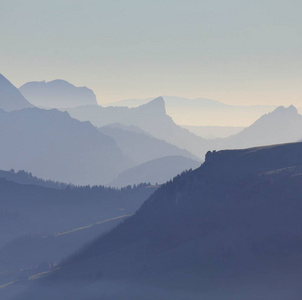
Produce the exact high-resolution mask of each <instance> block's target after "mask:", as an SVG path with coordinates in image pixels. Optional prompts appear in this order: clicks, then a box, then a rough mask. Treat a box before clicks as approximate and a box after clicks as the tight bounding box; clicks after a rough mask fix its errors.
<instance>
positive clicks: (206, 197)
mask: <svg viewBox="0 0 302 300" xmlns="http://www.w3.org/2000/svg"><path fill="white" fill-rule="evenodd" d="M301 166H302V143H293V144H283V145H277V146H268V147H260V148H249V149H244V150H225V151H217V152H216V151H213V152H208V153H207V155H206V160H205V162H204V164H203V165H202V166H201V167H200V168H198V169H196V170H195V171H190V172H186V173H183V174H182V175H179V176H177V177H175V178H174V179H173V181H171V182H168V183H167V184H165V185H163V186H162V187H161V188H159V189H158V190H157V191H156V192H155V193H154V194H152V195H151V196H150V198H149V199H148V200H147V201H146V202H145V203H144V204H143V206H142V207H141V208H140V209H139V210H138V212H137V213H136V214H135V215H134V216H133V217H131V218H128V219H127V220H126V221H125V222H123V223H122V224H120V225H119V226H118V227H116V228H115V229H114V230H112V231H111V232H109V233H108V234H106V235H105V236H103V237H101V238H99V239H97V240H95V241H94V242H92V243H91V244H90V245H87V247H86V248H85V249H82V251H80V252H79V253H77V254H75V255H73V256H71V257H70V258H69V259H67V260H66V261H65V262H64V263H63V264H62V265H61V266H60V267H59V268H58V269H57V270H55V271H54V272H53V273H51V274H50V275H49V276H47V277H45V278H44V279H43V278H42V279H41V280H39V281H38V282H36V283H35V284H34V285H33V286H32V287H31V288H30V289H29V290H28V291H27V292H26V293H24V294H23V295H21V296H20V297H17V298H16V299H22V300H23V299H32V300H35V299H41V298H43V299H44V300H48V299H58V300H61V299H62V300H63V299H64V300H69V299H70V300H71V299H73V300H82V299H85V300H91V299H102V300H109V299H119V300H128V299H129V300H130V299H145V300H149V299H150V300H151V299H160V300H161V299H162V300H163V299H165V300H167V299H176V300H181V299H190V300H195V299H196V300H197V299H198V300H200V299H209V300H214V299H215V300H216V299H217V300H218V299H220V300H224V299H225V300H227V299H247V300H254V299H276V300H281V299H282V300H283V299H292V300H298V299H301V294H302V288H301V282H300V278H301V276H302V271H301V270H302V256H301V249H302V240H301V211H302V202H301V194H302V184H301V183H302V181H301V180H302V176H301V173H302V167H301Z"/></svg>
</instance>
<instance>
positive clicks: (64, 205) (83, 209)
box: [0, 178, 156, 300]
mask: <svg viewBox="0 0 302 300" xmlns="http://www.w3.org/2000/svg"><path fill="white" fill-rule="evenodd" d="M154 190H156V187H151V186H146V185H139V186H136V187H134V188H130V187H127V188H124V189H121V190H117V189H111V188H107V187H103V186H93V187H89V186H84V187H75V186H69V187H66V188H62V189H54V188H46V187H41V186H35V185H29V184H18V183H15V182H11V181H8V180H5V179H2V178H1V179H0V207H1V211H0V228H1V229H0V230H1V235H0V270H1V272H0V298H1V299H3V300H4V299H6V297H5V296H4V295H3V292H5V291H3V289H2V285H3V284H5V283H7V282H10V281H18V280H20V278H21V279H24V278H27V277H29V276H31V275H34V274H36V273H39V272H45V271H48V270H49V265H54V264H58V263H59V262H60V261H61V260H62V259H63V258H65V257H67V256H68V255H71V254H72V253H73V252H74V251H77V250H78V249H80V248H81V247H83V246H84V245H85V244H86V243H88V242H90V241H91V240H94V239H95V238H97V237H98V236H99V235H101V234H103V233H104V232H107V231H108V230H109V229H112V228H113V227H115V226H116V225H117V224H118V223H120V222H121V221H122V220H124V219H125V218H127V216H129V215H131V214H133V213H134V212H135V211H136V210H137V209H138V208H139V207H140V205H141V204H142V203H143V202H144V201H145V200H146V199H147V198H148V196H149V195H150V194H152V192H153V191H154ZM14 290H18V287H16V286H15V287H14Z"/></svg>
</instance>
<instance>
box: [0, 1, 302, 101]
mask: <svg viewBox="0 0 302 300" xmlns="http://www.w3.org/2000/svg"><path fill="white" fill-rule="evenodd" d="M0 6H1V9H0V17H1V18H0V26H1V33H0V36H1V42H0V43H1V54H2V55H1V57H2V58H4V57H5V60H4V59H2V60H1V73H2V74H3V75H4V76H6V77H7V78H9V79H10V80H11V81H12V83H13V84H14V85H16V86H17V87H20V86H21V85H23V84H24V83H26V82H28V81H42V80H46V81H51V80H54V79H64V80H67V81H69V82H71V83H73V84H75V85H76V86H87V87H89V88H91V89H92V90H94V92H95V94H96V96H97V99H98V103H99V104H103V103H108V102H114V101H118V100H122V99H129V98H149V97H152V96H157V95H173V96H174V95H175V96H179V97H186V98H209V99H214V100H218V101H222V102H224V103H227V104H242V105H252V104H266V105H286V106H287V105H290V104H293V105H296V106H300V99H301V98H302V89H301V84H300V82H301V77H302V76H301V75H302V71H301V70H302V68H301V61H302V59H301V58H302V53H301V51H300V49H301V46H302V41H301V39H300V36H301V31H302V20H301V18H300V11H301V8H302V4H301V2H300V1H286V2H284V1H272V0H268V1H253V2H248V1H238V0H231V1H227V2H226V1H186V2H184V1H179V0H177V1H175V0H174V1H172V0H166V1H160V2H159V1H152V2H151V1H138V0H129V1H114V2H108V1H85V2H83V1H71V0H67V1H57V0H56V1H51V2H50V1H46V2H44V1H43V2H36V1H33V0H30V1H26V2H25V1H7V0H0Z"/></svg>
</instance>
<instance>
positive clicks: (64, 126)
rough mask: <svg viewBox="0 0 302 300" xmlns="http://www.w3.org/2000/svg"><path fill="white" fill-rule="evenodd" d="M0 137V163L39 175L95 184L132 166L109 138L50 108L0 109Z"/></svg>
mask: <svg viewBox="0 0 302 300" xmlns="http://www.w3.org/2000/svg"><path fill="white" fill-rule="evenodd" d="M0 142H1V157H2V159H1V161H0V168H1V169H3V170H10V169H15V170H26V171H29V172H32V173H34V174H36V175H37V176H38V177H41V178H43V179H52V180H55V181H61V182H66V183H70V182H71V183H73V184H101V183H106V182H109V181H111V180H112V179H113V178H114V177H115V176H117V175H118V174H119V173H120V172H121V171H123V170H125V169H127V168H128V167H131V166H133V163H132V162H131V161H130V160H129V159H128V158H126V157H125V156H124V155H123V154H122V152H121V150H120V149H119V148H118V147H117V145H116V144H115V142H114V140H113V139H111V138H110V137H108V136H106V135H104V134H102V133H101V132H100V131H99V130H97V128H95V127H93V126H92V125H91V124H90V123H89V122H80V121H78V120H75V119H72V118H71V117H70V116H69V115H68V113H66V112H65V113H64V112H60V111H58V110H56V109H53V110H42V109H38V108H28V109H23V110H16V111H12V112H5V111H3V110H2V111H0Z"/></svg>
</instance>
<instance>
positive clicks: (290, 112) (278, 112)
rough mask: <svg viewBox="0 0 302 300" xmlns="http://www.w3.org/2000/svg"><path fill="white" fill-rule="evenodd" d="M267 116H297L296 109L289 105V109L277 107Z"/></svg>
mask: <svg viewBox="0 0 302 300" xmlns="http://www.w3.org/2000/svg"><path fill="white" fill-rule="evenodd" d="M269 115H274V116H294V115H298V109H297V108H296V107H295V106H293V105H290V106H289V107H287V108H286V107H284V106H278V107H277V108H276V109H275V110H274V111H272V112H271V113H270V114H269Z"/></svg>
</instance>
